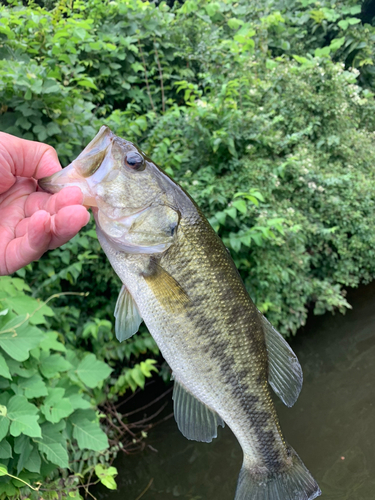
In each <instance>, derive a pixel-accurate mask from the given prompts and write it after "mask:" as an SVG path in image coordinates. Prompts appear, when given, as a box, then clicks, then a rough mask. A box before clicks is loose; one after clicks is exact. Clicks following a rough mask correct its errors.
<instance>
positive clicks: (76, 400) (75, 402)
mask: <svg viewBox="0 0 375 500" xmlns="http://www.w3.org/2000/svg"><path fill="white" fill-rule="evenodd" d="M67 397H69V401H70V403H71V405H72V407H73V408H74V410H86V409H88V408H91V403H90V401H87V399H85V398H84V397H83V396H82V395H81V394H72V395H71V396H67Z"/></svg>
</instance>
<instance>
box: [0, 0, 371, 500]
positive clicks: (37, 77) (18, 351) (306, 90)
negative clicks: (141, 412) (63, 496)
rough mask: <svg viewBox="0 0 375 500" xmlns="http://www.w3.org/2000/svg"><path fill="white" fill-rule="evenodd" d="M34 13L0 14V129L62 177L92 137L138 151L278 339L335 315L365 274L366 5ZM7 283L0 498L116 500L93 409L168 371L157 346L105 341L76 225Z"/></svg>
mask: <svg viewBox="0 0 375 500" xmlns="http://www.w3.org/2000/svg"><path fill="white" fill-rule="evenodd" d="M38 3H39V5H38V4H35V3H29V4H27V5H26V2H23V3H22V2H20V1H17V0H14V1H13V0H12V1H10V2H9V5H8V6H2V7H0V10H1V16H0V58H1V60H0V114H1V116H0V129H1V130H3V131H5V132H8V133H12V134H15V135H18V136H20V137H24V138H27V139H33V140H39V141H45V142H47V143H49V144H51V145H53V146H54V147H56V149H57V151H58V153H59V156H60V158H61V161H62V163H64V164H67V163H68V162H69V161H71V160H72V159H73V158H74V157H75V156H76V155H77V154H78V153H79V152H80V151H81V150H82V149H83V147H84V146H85V145H86V144H87V143H88V142H89V141H90V140H91V139H92V137H93V136H94V135H95V134H96V132H97V130H98V128H99V127H100V125H102V124H107V125H108V126H110V127H111V128H112V130H113V131H114V132H115V133H117V134H118V135H120V136H123V137H125V138H127V139H129V140H133V141H134V142H137V143H138V144H139V145H140V146H141V147H142V148H143V149H144V150H145V151H147V152H148V154H149V155H150V156H151V157H152V158H153V159H154V160H155V161H156V162H157V163H158V164H159V165H160V166H161V167H162V168H163V169H164V170H165V171H166V172H167V173H169V174H170V175H171V176H173V177H174V178H175V179H176V180H177V181H178V182H179V183H180V184H181V185H182V186H183V187H184V188H185V189H186V190H187V191H188V192H189V193H190V194H191V195H192V197H193V198H194V199H195V200H196V201H197V203H198V204H199V205H200V206H201V207H202V208H203V210H204V212H205V213H206V215H207V217H208V218H209V219H210V222H211V224H212V225H213V227H214V228H215V229H216V230H217V231H218V232H219V234H220V236H221V237H222V238H223V240H224V242H225V244H226V245H227V247H228V248H229V249H230V251H231V253H232V256H233V258H234V259H235V261H236V264H237V266H238V267H239V269H240V272H241V275H242V277H243V279H244V282H245V284H246V286H247V288H248V290H249V292H250V295H251V296H252V298H253V299H254V300H255V302H256V304H257V305H258V307H259V308H260V309H261V310H262V311H263V312H265V313H266V315H267V316H268V317H269V319H270V320H271V321H272V322H273V323H274V324H275V326H277V327H278V328H279V329H280V331H282V332H283V333H284V334H285V335H289V334H291V333H292V334H294V333H295V332H296V330H297V329H298V328H299V327H300V326H301V325H303V324H304V323H305V321H306V317H307V314H308V311H309V310H310V309H313V310H314V312H315V313H316V314H321V313H323V312H325V311H327V310H329V311H334V310H337V309H339V310H340V311H342V312H343V311H345V308H347V307H350V305H349V304H348V303H347V301H346V299H345V287H349V286H357V285H358V284H359V283H361V282H368V281H370V280H371V279H373V277H374V275H375V260H374V248H375V237H374V232H373V231H372V225H373V220H374V216H375V203H374V202H375V178H374V173H373V168H372V164H373V158H374V153H375V146H374V133H375V121H374V117H375V113H374V111H375V106H374V96H373V93H372V92H373V90H374V89H375V78H374V58H375V52H374V46H375V45H374V40H375V28H374V27H373V25H372V24H371V15H370V10H369V9H368V2H367V3H365V4H364V5H363V6H362V7H361V5H359V4H358V2H356V1H352V0H345V1H339V2H335V3H334V2H333V1H330V0H322V1H320V2H315V1H313V0H292V1H290V0H289V1H284V0H273V1H272V0H257V1H254V2H248V1H246V0H240V1H237V2H233V1H231V0H221V1H217V2H212V1H208V0H187V1H186V2H184V3H182V5H181V4H179V3H176V4H175V5H174V7H173V8H170V7H168V5H167V4H165V3H164V2H162V3H159V4H152V3H147V2H142V1H141V0H116V1H102V0H100V1H99V0H88V1H81V0H76V1H74V2H72V1H70V0H60V1H59V2H54V1H52V0H45V1H41V2H38ZM366 9H367V10H366ZM17 274H18V277H12V278H8V277H7V278H1V281H0V294H1V295H0V384H1V390H2V395H1V399H0V419H1V420H0V437H1V438H4V439H3V441H2V442H1V445H0V464H3V465H0V476H2V477H0V499H2V498H6V497H11V496H12V495H14V496H15V497H17V495H19V492H20V491H21V492H23V494H26V492H31V493H30V494H31V495H34V496H35V497H36V498H37V497H38V492H33V491H32V490H31V489H30V487H28V486H25V485H24V483H22V482H21V480H22V481H26V482H27V483H29V484H31V485H32V486H33V487H34V488H38V487H39V486H40V485H39V486H38V485H37V481H40V482H42V483H43V484H42V485H41V486H40V488H41V490H42V489H43V495H44V497H45V498H48V495H50V497H51V498H53V497H54V496H53V495H55V494H56V495H57V493H56V488H57V486H56V485H57V484H59V485H60V488H62V489H63V491H66V490H67V488H70V489H71V495H72V498H74V495H77V498H79V496H78V493H74V491H77V490H76V487H77V486H83V485H84V484H85V480H84V479H82V477H83V476H85V475H86V476H87V475H89V477H92V475H93V474H95V477H97V480H98V481H99V480H101V481H102V482H103V483H104V484H106V485H107V486H108V487H115V483H114V479H113V477H114V475H115V473H116V471H115V469H114V468H113V467H109V465H110V460H111V457H113V456H114V454H115V453H116V451H117V449H118V447H116V446H113V445H111V446H110V447H108V441H107V440H106V439H107V438H106V437H105V435H104V433H103V431H102V430H101V429H100V426H99V422H100V420H101V422H102V424H104V425H105V421H106V416H105V415H104V414H100V413H99V412H98V411H97V409H98V407H100V405H103V403H104V402H105V401H115V402H116V401H117V399H118V397H119V396H120V395H122V394H124V393H125V391H126V390H128V389H131V390H135V389H136V388H137V387H143V386H144V384H145V380H146V378H148V377H150V376H151V375H152V373H153V372H154V371H156V370H158V369H159V370H160V369H161V372H162V373H163V374H164V375H165V374H166V369H165V367H164V366H162V367H161V366H160V365H157V367H156V366H155V365H156V361H155V359H154V358H155V356H156V355H157V354H158V351H157V347H156V345H155V343H154V342H153V340H152V339H151V338H150V336H149V335H148V333H147V332H146V330H145V327H144V326H143V327H141V333H140V334H138V335H137V336H135V337H134V338H132V339H129V340H128V341H126V342H124V343H122V344H119V343H118V342H117V341H116V339H115V338H114V332H113V317H112V314H113V310H114V306H115V302H116V296H117V293H118V290H119V288H120V284H119V282H118V280H117V278H116V277H115V275H114V273H113V271H112V270H111V268H110V266H109V264H108V262H107V260H106V259H105V257H104V256H103V253H102V252H101V249H100V246H99V244H98V241H97V239H96V236H95V232H94V230H93V226H92V225H90V226H89V227H87V228H86V229H84V230H83V231H82V232H81V233H80V234H79V235H78V236H76V237H75V238H74V239H73V240H72V241H71V242H69V243H68V244H66V245H65V246H64V247H62V248H60V249H57V250H54V251H52V252H49V253H48V254H47V255H45V256H44V257H43V259H41V260H40V261H39V262H37V263H33V264H32V265H30V266H28V267H27V269H26V270H22V271H21V272H19V273H17ZM72 292H73V293H76V294H80V295H74V296H72V295H69V294H68V293H72ZM87 292H89V294H88V295H87ZM50 297H54V298H53V300H50V301H49V302H48V306H47V305H44V302H41V301H46V300H48V299H49V298H50ZM37 300H38V301H40V302H37ZM25 314H26V315H27V316H25ZM14 333H16V334H17V336H16V337H14ZM15 339H18V340H15ZM101 417H102V418H101ZM26 421H27V422H28V424H27V425H26V423H25V422H26ZM82 422H84V423H85V425H84V427H85V428H86V429H90V430H91V434H90V435H91V437H92V436H94V435H95V436H98V441H97V442H96V441H95V440H93V439H91V440H89V441H87V440H86V441H85V440H84V438H83V436H82V435H80V430H79V429H80V428H81V427H80V425H81V424H82ZM106 432H107V434H110V431H109V430H108V428H107V429H106ZM68 464H69V470H68V469H67V467H68ZM4 467H6V468H4ZM5 471H6V473H7V475H5ZM2 474H4V475H2ZM14 476H17V477H18V478H19V479H15V478H14ZM58 477H60V478H61V477H62V478H63V479H64V482H63V483H62V485H61V483H57V482H56V479H57V478H58ZM54 481H55V482H54ZM64 488H65V490H64ZM45 490H49V492H48V491H45ZM81 491H82V490H81ZM56 498H57V497H56Z"/></svg>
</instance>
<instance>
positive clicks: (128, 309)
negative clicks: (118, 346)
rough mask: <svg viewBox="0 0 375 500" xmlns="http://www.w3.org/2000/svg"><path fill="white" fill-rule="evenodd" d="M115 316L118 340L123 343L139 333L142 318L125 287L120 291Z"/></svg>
mask: <svg viewBox="0 0 375 500" xmlns="http://www.w3.org/2000/svg"><path fill="white" fill-rule="evenodd" d="M114 316H115V318H116V323H115V332H116V337H117V340H119V341H120V342H122V341H123V340H126V339H128V338H130V337H131V336H132V335H134V334H135V333H137V331H138V329H139V325H140V324H141V323H142V318H141V316H140V314H139V311H138V308H137V306H136V304H135V302H134V299H133V297H132V296H131V295H130V293H129V291H128V289H127V288H126V286H125V285H122V288H121V290H120V293H119V296H118V299H117V303H116V307H115V312H114Z"/></svg>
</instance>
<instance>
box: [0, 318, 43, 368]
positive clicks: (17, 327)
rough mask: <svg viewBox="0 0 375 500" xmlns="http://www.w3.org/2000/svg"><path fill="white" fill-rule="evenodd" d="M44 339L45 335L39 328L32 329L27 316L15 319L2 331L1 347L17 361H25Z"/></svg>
mask: <svg viewBox="0 0 375 500" xmlns="http://www.w3.org/2000/svg"><path fill="white" fill-rule="evenodd" d="M43 339H44V333H43V332H42V331H41V330H39V328H36V327H31V326H30V325H29V324H28V322H27V319H26V315H24V316H17V318H13V319H12V320H11V321H9V322H8V323H6V324H5V325H4V326H3V327H2V329H1V331H0V347H2V348H3V349H4V351H5V352H6V353H7V354H8V355H9V356H10V357H11V358H13V359H15V360H17V361H25V360H26V359H27V358H28V357H29V351H30V350H31V349H34V347H37V346H38V345H39V344H40V343H41V342H42V341H43Z"/></svg>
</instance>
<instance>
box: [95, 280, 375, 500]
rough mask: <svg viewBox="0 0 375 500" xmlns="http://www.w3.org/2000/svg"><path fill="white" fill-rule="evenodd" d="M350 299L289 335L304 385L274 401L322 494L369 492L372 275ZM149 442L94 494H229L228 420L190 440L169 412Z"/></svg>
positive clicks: (166, 497) (368, 496) (373, 428)
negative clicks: (213, 434)
mask: <svg viewBox="0 0 375 500" xmlns="http://www.w3.org/2000/svg"><path fill="white" fill-rule="evenodd" d="M349 301H350V302H351V304H352V305H353V310H352V311H349V312H348V313H347V314H346V315H345V316H341V315H336V316H331V315H326V316H323V317H319V318H312V320H311V321H310V323H309V325H308V327H307V328H306V329H305V331H304V332H302V333H301V334H299V336H298V337H297V338H296V339H294V341H293V342H292V347H293V349H294V350H295V351H296V353H297V355H298V357H299V359H300V362H301V365H302V368H303V371H304V386H303V389H302V393H301V395H300V397H299V400H298V401H297V403H296V404H295V406H294V407H293V408H286V407H284V406H283V404H282V403H281V402H279V401H277V402H276V407H277V411H278V414H279V417H280V422H281V427H282V429H283V432H284V435H285V436H286V439H287V440H288V441H289V443H290V444H291V445H292V446H293V447H294V448H295V449H296V450H297V452H298V453H299V455H300V456H301V458H302V459H303V461H304V462H305V464H306V466H307V467H308V468H309V469H310V471H311V472H312V474H313V475H314V477H315V478H316V480H317V481H318V483H319V485H320V487H321V489H322V491H323V495H322V497H321V498H323V499H324V500H349V499H350V500H374V499H375V283H374V284H371V285H369V286H367V287H363V288H362V289H360V290H357V291H355V292H353V293H352V294H351V296H350V297H349ZM149 443H150V444H151V445H152V446H153V447H154V448H155V449H156V450H158V451H157V453H155V452H152V451H151V450H147V451H145V452H143V453H141V454H139V455H135V456H132V457H127V456H123V455H121V456H119V458H118V460H117V462H116V463H115V465H116V467H117V468H118V470H119V476H118V478H117V481H118V484H119V489H118V491H116V492H109V491H108V490H107V491H104V490H103V489H100V490H97V491H96V492H95V496H96V497H97V498H98V499H108V500H120V499H121V500H140V499H142V500H172V499H176V498H180V499H189V500H233V498H234V492H235V487H236V481H237V475H238V472H239V470H240V467H241V462H242V452H241V449H240V447H239V445H238V443H237V440H236V439H235V437H234V436H233V434H232V433H231V431H230V430H229V429H228V428H227V427H226V428H225V429H221V428H219V436H218V438H217V439H216V440H214V441H213V442H212V443H210V444H204V443H196V442H193V441H188V440H186V439H185V438H184V437H182V436H181V434H180V433H179V431H178V429H177V426H176V424H175V422H174V420H173V419H171V420H168V421H167V422H164V423H163V424H161V425H160V426H159V427H157V428H155V429H154V430H153V431H152V432H151V433H150V437H149ZM147 487H148V488H147ZM145 489H147V491H145V492H144V490H145ZM142 492H144V494H142Z"/></svg>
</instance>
